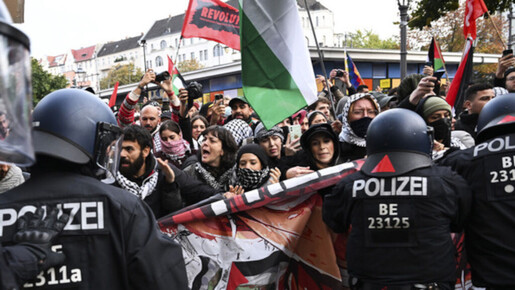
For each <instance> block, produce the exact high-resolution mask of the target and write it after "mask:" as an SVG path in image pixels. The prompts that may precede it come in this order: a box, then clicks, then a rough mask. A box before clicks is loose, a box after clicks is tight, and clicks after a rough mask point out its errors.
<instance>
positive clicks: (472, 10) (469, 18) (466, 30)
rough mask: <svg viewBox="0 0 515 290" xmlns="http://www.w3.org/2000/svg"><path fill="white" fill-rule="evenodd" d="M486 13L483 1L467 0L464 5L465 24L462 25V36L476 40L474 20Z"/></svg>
mask: <svg viewBox="0 0 515 290" xmlns="http://www.w3.org/2000/svg"><path fill="white" fill-rule="evenodd" d="M487 11H488V9H487V8H486V5H485V2H483V0H467V2H466V3H465V22H464V24H463V34H464V35H465V37H468V35H469V34H470V36H471V37H472V39H476V19H478V18H479V17H480V16H481V15H483V14H485V13H486V12H487Z"/></svg>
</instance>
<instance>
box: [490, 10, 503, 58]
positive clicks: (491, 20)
mask: <svg viewBox="0 0 515 290" xmlns="http://www.w3.org/2000/svg"><path fill="white" fill-rule="evenodd" d="M486 14H487V15H488V18H489V19H490V22H492V25H493V26H494V28H495V32H497V36H498V37H499V40H500V41H501V43H502V46H503V47H504V49H506V43H504V40H502V36H501V32H499V29H498V28H497V25H495V22H494V20H493V19H492V15H490V12H488V10H486Z"/></svg>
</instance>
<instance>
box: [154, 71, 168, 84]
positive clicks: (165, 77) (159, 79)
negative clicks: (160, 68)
mask: <svg viewBox="0 0 515 290" xmlns="http://www.w3.org/2000/svg"><path fill="white" fill-rule="evenodd" d="M168 79H170V73H169V72H167V71H164V72H162V73H160V74H158V75H156V83H160V82H162V81H166V80H168Z"/></svg>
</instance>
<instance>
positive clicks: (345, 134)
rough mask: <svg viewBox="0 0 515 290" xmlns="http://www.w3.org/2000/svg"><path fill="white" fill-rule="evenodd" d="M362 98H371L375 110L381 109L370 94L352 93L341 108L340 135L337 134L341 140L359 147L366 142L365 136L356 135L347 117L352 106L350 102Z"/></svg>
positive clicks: (352, 102)
mask: <svg viewBox="0 0 515 290" xmlns="http://www.w3.org/2000/svg"><path fill="white" fill-rule="evenodd" d="M363 98H366V99H368V100H371V102H372V104H373V105H374V107H375V108H376V110H377V111H378V112H380V111H381V108H380V107H379V105H378V104H377V102H376V100H375V98H374V97H373V96H372V95H371V94H368V93H359V94H354V95H352V96H350V98H349V100H348V101H347V103H346V104H345V107H344V108H343V116H342V132H341V133H340V136H339V137H340V141H341V142H347V143H350V144H354V145H356V146H359V147H366V145H367V143H366V140H365V138H363V137H359V136H358V135H356V133H354V131H353V130H352V128H351V126H350V123H349V119H348V118H349V110H350V107H351V106H352V104H354V103H355V102H356V101H358V100H361V99H363Z"/></svg>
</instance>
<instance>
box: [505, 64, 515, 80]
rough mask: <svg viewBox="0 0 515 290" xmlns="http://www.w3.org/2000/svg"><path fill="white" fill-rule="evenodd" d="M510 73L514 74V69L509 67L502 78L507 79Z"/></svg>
mask: <svg viewBox="0 0 515 290" xmlns="http://www.w3.org/2000/svg"><path fill="white" fill-rule="evenodd" d="M512 72H515V67H510V68H509V69H507V70H506V71H505V72H504V78H507V77H508V75H509V74H511V73H512Z"/></svg>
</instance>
